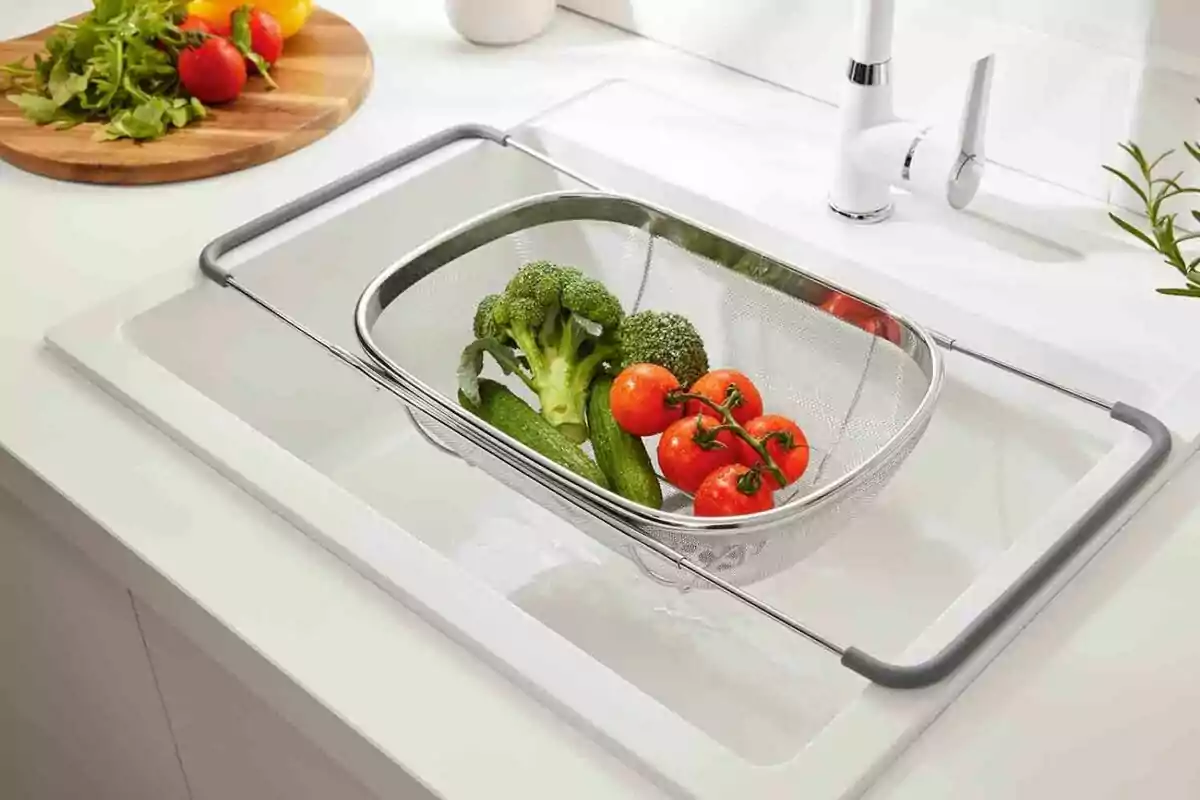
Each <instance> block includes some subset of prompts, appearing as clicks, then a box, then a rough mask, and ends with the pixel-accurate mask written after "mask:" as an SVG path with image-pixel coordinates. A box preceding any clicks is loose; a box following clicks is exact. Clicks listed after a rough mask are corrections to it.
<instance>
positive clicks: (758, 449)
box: [667, 384, 788, 494]
mask: <svg viewBox="0 0 1200 800" xmlns="http://www.w3.org/2000/svg"><path fill="white" fill-rule="evenodd" d="M688 400H695V401H697V402H699V403H702V404H703V405H705V406H708V407H709V408H711V409H712V410H713V411H716V412H717V413H718V414H720V415H721V424H720V425H718V426H716V427H714V428H709V429H707V430H706V431H705V433H706V434H711V435H712V436H714V437H715V436H716V435H717V434H718V433H720V432H721V431H730V432H732V433H733V434H734V435H735V436H737V437H738V438H740V439H741V440H742V441H743V442H745V443H746V444H748V445H750V447H752V448H754V452H755V453H758V457H759V458H761V459H762V463H763V466H765V467H766V470H767V471H768V472H770V473H771V477H772V478H774V479H775V480H776V481H777V482H778V483H779V486H780V487H783V486H787V484H788V480H787V477H786V476H785V475H784V473H783V470H782V469H780V468H779V465H778V464H776V463H775V459H773V458H771V454H770V453H769V452H768V451H767V446H766V444H765V442H766V439H765V438H764V439H763V441H759V440H758V439H755V438H754V437H753V436H751V435H750V431H748V430H746V429H745V428H744V427H742V424H741V423H740V422H738V421H737V420H736V419H734V418H733V409H734V408H736V407H737V406H739V405H741V403H742V393H741V392H740V391H739V390H738V388H737V386H736V385H734V384H730V385H729V388H728V389H726V390H725V402H724V403H717V402H714V401H713V400H712V399H710V398H708V397H705V396H704V395H702V394H693V393H692V392H679V391H676V392H671V394H670V395H668V397H667V403H668V405H673V406H677V405H681V404H683V403H686V402H687V401H688ZM739 488H740V487H739ZM756 491H757V490H756ZM747 494H753V492H748V493H747Z"/></svg>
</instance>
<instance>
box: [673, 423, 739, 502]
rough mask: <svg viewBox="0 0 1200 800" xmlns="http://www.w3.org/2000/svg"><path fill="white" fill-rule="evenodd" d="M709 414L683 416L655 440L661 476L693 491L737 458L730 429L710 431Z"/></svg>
mask: <svg viewBox="0 0 1200 800" xmlns="http://www.w3.org/2000/svg"><path fill="white" fill-rule="evenodd" d="M716 426H717V424H716V423H715V422H714V421H713V420H712V419H710V418H708V417H702V416H699V415H697V416H694V417H685V418H683V419H681V420H679V421H678V422H676V423H674V424H673V425H671V427H669V428H667V430H666V432H665V433H663V435H662V438H661V439H659V440H658V468H659V469H661V470H662V474H663V477H664V478H666V479H667V480H668V481H670V482H671V483H672V484H673V485H675V486H677V487H679V488H680V489H682V490H683V491H685V492H687V493H688V494H694V493H695V492H696V490H697V489H699V488H700V484H701V483H703V482H704V479H705V478H707V477H708V476H709V475H710V474H712V472H713V471H714V470H716V469H720V468H721V467H724V466H728V465H730V464H732V463H734V461H736V460H737V440H736V439H735V438H734V434H733V433H732V432H730V431H719V432H717V433H715V434H714V433H713V428H715V427H716Z"/></svg>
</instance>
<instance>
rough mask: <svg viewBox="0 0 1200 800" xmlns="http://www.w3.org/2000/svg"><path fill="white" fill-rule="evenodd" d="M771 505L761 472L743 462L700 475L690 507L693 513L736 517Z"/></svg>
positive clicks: (771, 500) (753, 512)
mask: <svg viewBox="0 0 1200 800" xmlns="http://www.w3.org/2000/svg"><path fill="white" fill-rule="evenodd" d="M774 505H775V499H774V498H773V497H771V488H770V487H769V486H767V482H766V481H765V480H763V476H762V475H761V474H759V473H756V472H755V471H754V470H752V469H750V467H747V466H746V465H745V464H730V465H728V466H725V467H721V468H720V469H718V470H717V471H716V472H714V473H712V474H711V475H709V476H708V477H707V478H705V479H704V483H702V484H700V488H699V490H697V492H696V499H695V500H694V501H693V503H692V511H693V512H694V513H695V515H696V516H697V517H737V516H741V515H742V514H755V513H757V512H759V511H766V510H768V509H770V508H772V507H774Z"/></svg>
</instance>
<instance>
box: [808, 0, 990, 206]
mask: <svg viewBox="0 0 1200 800" xmlns="http://www.w3.org/2000/svg"><path fill="white" fill-rule="evenodd" d="M894 16H895V0H856V2H855V15H854V17H855V22H854V32H853V38H852V40H851V41H852V49H851V53H850V67H849V71H848V72H847V83H846V89H845V95H844V101H843V103H842V106H841V123H840V127H839V131H838V160H837V171H836V173H835V175H834V179H833V188H832V190H831V191H830V193H829V206H830V208H832V209H833V210H834V211H835V212H837V213H838V214H840V215H841V216H843V217H845V218H847V219H850V220H853V221H855V222H880V221H882V220H885V219H887V218H888V217H889V216H890V215H891V212H892V198H891V188H892V187H893V186H897V187H900V188H903V189H908V190H910V191H912V192H913V193H914V194H918V195H923V196H930V197H939V196H940V197H943V198H945V200H946V202H947V203H949V204H950V206H951V207H952V208H955V209H962V208H965V207H966V206H967V204H968V203H970V202H971V200H972V198H974V197H975V193H976V191H978V189H979V184H980V182H981V181H982V179H983V168H984V157H983V136H984V127H985V125H986V122H987V106H988V98H989V95H990V93H991V83H992V69H993V63H994V56H991V55H989V56H987V57H985V58H982V59H980V60H979V61H976V62H975V65H974V67H973V69H972V71H971V81H970V84H969V86H968V89H967V101H966V105H965V106H964V108H963V115H962V122H961V124H960V126H959V130H958V135H957V137H955V138H953V139H948V138H947V137H945V136H939V135H938V133H937V132H936V131H934V130H933V129H932V128H930V127H928V126H924V125H920V124H917V123H915V122H909V121H905V120H901V119H899V118H898V117H897V116H896V114H895V112H894V111H893V110H892V86H891V71H892V69H891V67H892V62H891V59H892V31H893V27H894V24H893V20H894Z"/></svg>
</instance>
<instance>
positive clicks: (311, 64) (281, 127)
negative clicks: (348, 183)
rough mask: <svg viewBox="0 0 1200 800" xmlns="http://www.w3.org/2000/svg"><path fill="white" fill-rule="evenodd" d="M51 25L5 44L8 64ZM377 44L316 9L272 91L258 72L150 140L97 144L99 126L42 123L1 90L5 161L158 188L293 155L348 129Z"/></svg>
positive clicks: (3, 59)
mask: <svg viewBox="0 0 1200 800" xmlns="http://www.w3.org/2000/svg"><path fill="white" fill-rule="evenodd" d="M52 32H53V28H48V29H46V30H43V31H39V32H37V33H34V34H30V35H29V36H25V37H23V38H21V39H14V40H11V41H7V42H0V64H7V63H10V62H12V61H16V60H17V59H19V58H22V57H23V56H32V55H33V54H34V53H35V52H39V51H40V50H41V49H42V42H43V41H44V40H45V39H46V37H47V36H48V35H49V34H50V33H52ZM372 71H373V68H372V62H371V50H370V48H369V47H368V46H367V40H366V39H365V38H364V37H363V35H362V33H360V32H359V31H358V29H357V28H355V27H354V26H353V25H351V24H350V23H349V22H347V21H346V20H344V19H342V18H341V17H339V16H338V15H337V14H334V13H332V12H330V11H325V10H323V9H317V10H316V11H315V12H314V13H313V15H312V18H311V19H309V21H308V24H307V25H305V26H304V29H303V30H301V31H300V32H299V33H298V34H296V35H295V36H293V37H292V38H291V39H289V40H288V41H287V45H286V47H285V49H284V55H283V57H282V58H281V59H280V60H279V63H278V64H276V65H275V69H274V71H273V72H272V75H273V76H274V78H275V81H276V82H277V83H278V84H279V88H278V89H276V90H274V91H267V89H266V87H265V85H264V84H263V81H262V79H261V78H251V79H250V82H249V83H248V84H247V86H246V91H245V92H244V93H243V94H242V96H241V97H239V98H238V99H237V100H235V101H234V102H232V103H229V104H227V105H223V106H217V107H214V108H212V109H211V112H212V113H211V114H210V116H209V118H208V119H205V120H202V121H201V122H199V123H197V124H195V125H192V126H189V127H187V128H183V129H181V130H176V131H173V132H171V133H170V134H168V135H167V136H164V137H162V138H161V139H156V140H154V141H150V142H144V143H137V142H133V141H129V140H122V141H116V142H96V141H93V140H92V136H93V134H94V133H95V131H96V128H97V125H95V124H88V125H80V126H79V127H77V128H73V129H70V130H66V131H59V130H55V129H54V128H53V127H51V126H47V127H38V126H37V125H34V124H33V123H31V122H29V121H28V120H26V119H24V118H23V117H22V116H21V114H20V112H19V110H18V109H17V107H16V106H15V105H14V104H13V103H11V102H9V101H8V100H6V99H4V97H3V96H2V94H0V159H4V160H5V161H9V162H11V163H12V164H14V165H16V166H18V167H20V168H21V169H24V170H28V171H29V172H35V173H37V174H39V175H46V176H48V177H51V178H59V179H62V180H68V181H81V182H85V183H111V184H150V183H170V182H173V181H187V180H193V179H196V178H207V177H210V176H212V175H221V174H223V173H226V172H234V171H236V170H240V169H245V168H246V167H253V166H256V165H258V164H263V163H265V162H267V161H271V160H273V159H276V158H279V157H280V156H283V155H286V154H288V153H291V152H292V151H294V150H297V149H299V148H301V147H304V146H305V145H307V144H310V143H312V142H314V141H316V140H317V139H320V138H321V137H322V136H324V135H325V134H327V133H329V132H330V131H331V130H333V129H334V128H336V127H338V126H339V125H341V124H342V123H343V122H345V121H346V120H347V119H349V118H350V115H351V114H353V113H354V111H355V110H356V109H357V108H358V107H359V105H361V103H362V101H363V98H364V97H366V94H367V90H368V89H369V88H370V85H371V77H372Z"/></svg>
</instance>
